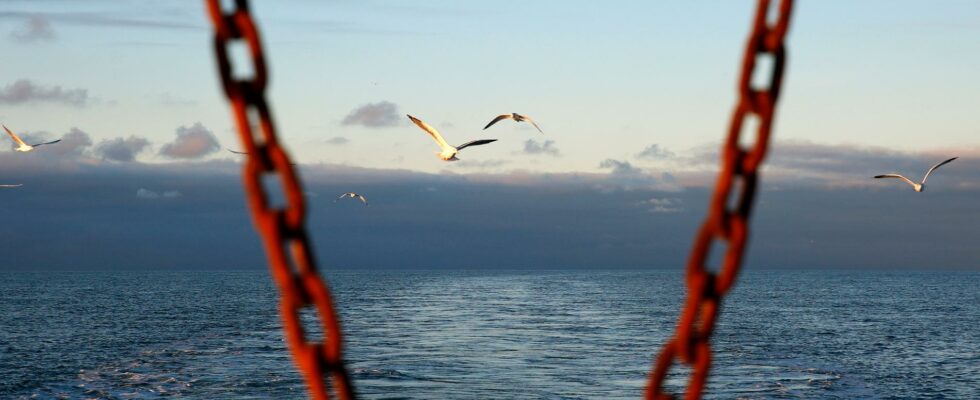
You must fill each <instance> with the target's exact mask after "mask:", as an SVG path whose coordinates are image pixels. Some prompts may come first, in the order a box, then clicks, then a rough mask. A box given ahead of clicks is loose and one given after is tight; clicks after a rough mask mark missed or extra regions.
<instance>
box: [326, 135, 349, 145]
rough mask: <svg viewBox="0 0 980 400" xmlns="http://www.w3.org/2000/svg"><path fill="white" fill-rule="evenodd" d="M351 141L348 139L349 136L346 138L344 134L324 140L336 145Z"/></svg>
mask: <svg viewBox="0 0 980 400" xmlns="http://www.w3.org/2000/svg"><path fill="white" fill-rule="evenodd" d="M349 142H350V140H349V139H347V138H345V137H343V136H337V137H332V138H330V139H327V140H325V141H324V143H326V144H329V145H334V146H341V145H345V144H347V143H349Z"/></svg>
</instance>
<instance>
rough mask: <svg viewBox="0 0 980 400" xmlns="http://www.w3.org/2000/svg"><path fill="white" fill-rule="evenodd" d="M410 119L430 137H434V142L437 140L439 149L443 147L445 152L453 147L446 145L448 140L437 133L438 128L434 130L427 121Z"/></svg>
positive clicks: (410, 117)
mask: <svg viewBox="0 0 980 400" xmlns="http://www.w3.org/2000/svg"><path fill="white" fill-rule="evenodd" d="M406 115H407V114H406ZM408 119H410V120H412V122H414V123H415V125H418V127H419V128H422V130H424V131H426V132H428V133H429V136H432V140H435V141H436V143H438V144H439V147H441V148H442V149H443V150H445V149H446V148H449V147H452V146H450V145H449V143H446V139H443V138H442V135H440V134H439V131H437V130H436V128H433V127H432V126H431V125H429V124H427V123H425V121H422V120H420V119H418V118H415V117H413V116H411V115H409V116H408Z"/></svg>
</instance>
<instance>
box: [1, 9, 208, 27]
mask: <svg viewBox="0 0 980 400" xmlns="http://www.w3.org/2000/svg"><path fill="white" fill-rule="evenodd" d="M35 17H40V18H45V19H47V20H50V21H55V22H58V23H60V24H72V25H85V26H103V27H117V28H148V29H172V30H200V29H204V28H205V26H204V25H202V24H196V23H187V22H182V21H181V22H178V21H167V20H162V19H149V18H133V17H131V16H128V15H121V14H117V15H113V14H108V13H104V12H103V13H100V12H78V11H63V12H22V11H3V12H0V18H2V19H22V18H35Z"/></svg>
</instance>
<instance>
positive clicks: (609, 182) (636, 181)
mask: <svg viewBox="0 0 980 400" xmlns="http://www.w3.org/2000/svg"><path fill="white" fill-rule="evenodd" d="M599 168H601V169H608V170H610V171H609V174H608V177H607V179H605V180H604V181H602V182H600V183H599V184H598V185H597V188H599V189H600V190H602V191H603V192H610V191H615V190H625V191H633V190H663V191H680V190H681V189H682V187H681V185H679V184H678V183H677V182H676V179H675V178H674V176H673V175H670V174H668V173H666V172H664V173H661V174H660V177H659V178H658V177H656V176H654V175H653V174H652V173H650V172H647V171H645V170H643V169H640V168H636V167H634V166H633V164H630V162H629V161H619V160H614V159H612V158H607V159H605V160H603V161H602V162H600V163H599Z"/></svg>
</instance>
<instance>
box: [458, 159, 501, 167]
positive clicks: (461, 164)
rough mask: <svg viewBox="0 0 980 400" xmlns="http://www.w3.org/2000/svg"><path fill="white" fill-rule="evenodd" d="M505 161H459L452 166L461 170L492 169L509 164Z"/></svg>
mask: <svg viewBox="0 0 980 400" xmlns="http://www.w3.org/2000/svg"><path fill="white" fill-rule="evenodd" d="M509 163H510V161H507V160H469V159H467V160H461V161H459V162H455V163H453V164H452V166H453V167H455V168H462V169H494V168H498V167H501V166H504V165H507V164H509Z"/></svg>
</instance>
